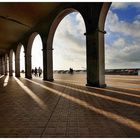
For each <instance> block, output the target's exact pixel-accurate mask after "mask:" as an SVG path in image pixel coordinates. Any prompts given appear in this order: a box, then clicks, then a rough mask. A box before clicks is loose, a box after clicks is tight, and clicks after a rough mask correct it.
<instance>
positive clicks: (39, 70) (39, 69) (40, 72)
mask: <svg viewBox="0 0 140 140" xmlns="http://www.w3.org/2000/svg"><path fill="white" fill-rule="evenodd" d="M38 73H39V77H40V76H41V74H42V69H41V68H40V67H39V68H38Z"/></svg>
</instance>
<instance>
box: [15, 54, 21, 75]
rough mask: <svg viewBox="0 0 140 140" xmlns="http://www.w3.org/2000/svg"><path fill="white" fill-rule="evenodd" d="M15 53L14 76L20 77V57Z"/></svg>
mask: <svg viewBox="0 0 140 140" xmlns="http://www.w3.org/2000/svg"><path fill="white" fill-rule="evenodd" d="M17 55H18V54H16V57H15V76H16V77H20V58H19V57H18V56H17Z"/></svg>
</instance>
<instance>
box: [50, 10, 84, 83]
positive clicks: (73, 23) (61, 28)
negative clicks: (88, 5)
mask: <svg viewBox="0 0 140 140" xmlns="http://www.w3.org/2000/svg"><path fill="white" fill-rule="evenodd" d="M85 30H86V29H85V23H84V20H83V18H82V16H81V14H80V13H79V12H75V11H74V12H71V13H69V14H68V15H65V16H64V17H63V19H62V20H61V22H60V23H59V25H58V27H57V28H56V31H55V34H54V39H53V70H54V71H53V72H54V79H56V80H72V81H78V82H79V81H81V82H82V83H84V84H85V82H86V37H85V36H84V33H85V32H86V31H85ZM79 79H82V80H79Z"/></svg>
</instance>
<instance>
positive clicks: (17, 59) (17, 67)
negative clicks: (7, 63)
mask: <svg viewBox="0 0 140 140" xmlns="http://www.w3.org/2000/svg"><path fill="white" fill-rule="evenodd" d="M21 47H22V44H21V43H19V44H18V46H17V49H16V55H15V76H16V77H20V50H21ZM23 47H24V46H23ZM24 49H25V48H24Z"/></svg>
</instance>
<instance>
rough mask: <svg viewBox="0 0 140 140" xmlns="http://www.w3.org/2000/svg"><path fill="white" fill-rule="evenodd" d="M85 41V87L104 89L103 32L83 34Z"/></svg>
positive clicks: (96, 31)
mask: <svg viewBox="0 0 140 140" xmlns="http://www.w3.org/2000/svg"><path fill="white" fill-rule="evenodd" d="M85 35H86V39H87V46H86V49H87V50H86V55H87V85H88V86H95V87H105V86H106V84H105V60H104V31H100V30H98V29H95V30H94V31H92V32H90V33H85Z"/></svg>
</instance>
